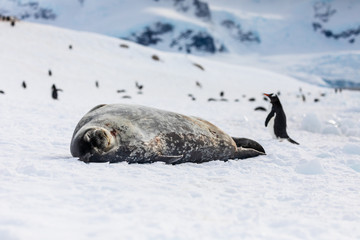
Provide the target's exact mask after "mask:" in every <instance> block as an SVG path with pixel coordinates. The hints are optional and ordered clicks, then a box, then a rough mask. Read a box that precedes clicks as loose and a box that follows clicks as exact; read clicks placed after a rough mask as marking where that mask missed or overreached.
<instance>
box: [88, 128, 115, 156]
mask: <svg viewBox="0 0 360 240" xmlns="http://www.w3.org/2000/svg"><path fill="white" fill-rule="evenodd" d="M113 138H114V137H113V136H112V135H111V133H110V132H109V131H108V130H106V129H103V128H96V129H90V130H88V131H87V132H86V133H85V134H84V137H83V140H84V141H85V142H86V143H88V144H89V145H90V146H91V148H92V149H93V150H95V152H98V153H102V152H106V151H108V150H109V149H110V148H111V147H112V146H113V143H114V140H113Z"/></svg>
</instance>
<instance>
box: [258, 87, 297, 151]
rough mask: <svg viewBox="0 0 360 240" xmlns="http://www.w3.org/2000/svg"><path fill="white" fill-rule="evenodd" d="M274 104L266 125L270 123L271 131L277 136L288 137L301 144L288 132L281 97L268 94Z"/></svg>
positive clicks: (292, 141) (291, 140) (290, 140)
mask: <svg viewBox="0 0 360 240" xmlns="http://www.w3.org/2000/svg"><path fill="white" fill-rule="evenodd" d="M264 95H265V96H267V97H268V98H269V99H270V103H271V104H272V108H271V111H270V113H269V115H268V116H267V117H266V120H265V127H267V126H268V125H269V128H270V131H271V133H272V134H273V136H274V137H275V138H279V139H286V140H288V141H289V142H291V143H293V144H297V145H299V143H297V142H296V141H294V140H293V139H291V138H290V137H289V135H288V134H287V132H286V115H285V112H284V110H283V108H282V105H281V103H280V99H279V98H278V96H277V95H276V94H273V93H271V94H266V93H264Z"/></svg>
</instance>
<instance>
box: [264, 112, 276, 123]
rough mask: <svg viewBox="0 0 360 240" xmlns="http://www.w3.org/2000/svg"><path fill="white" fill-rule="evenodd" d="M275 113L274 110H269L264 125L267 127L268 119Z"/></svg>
mask: <svg viewBox="0 0 360 240" xmlns="http://www.w3.org/2000/svg"><path fill="white" fill-rule="evenodd" d="M274 114H275V111H273V110H271V112H270V113H269V115H268V116H267V117H266V120H265V127H267V125H268V123H269V121H270V119H271V118H272V117H273V116H274Z"/></svg>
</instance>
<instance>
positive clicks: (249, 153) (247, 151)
mask: <svg viewBox="0 0 360 240" xmlns="http://www.w3.org/2000/svg"><path fill="white" fill-rule="evenodd" d="M260 155H266V154H265V152H260V151H257V150H255V149H252V148H242V147H238V148H237V150H236V152H235V154H234V158H238V159H245V158H251V157H257V156H260Z"/></svg>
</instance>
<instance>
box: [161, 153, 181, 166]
mask: <svg viewBox="0 0 360 240" xmlns="http://www.w3.org/2000/svg"><path fill="white" fill-rule="evenodd" d="M182 158H183V155H177V156H169V155H159V156H156V157H155V158H154V161H155V162H156V161H159V162H164V163H166V164H177V163H178V162H179V161H180V160H181V159H182Z"/></svg>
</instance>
